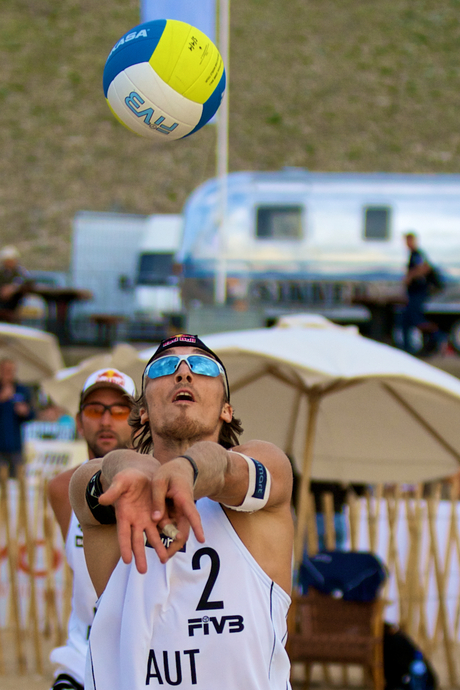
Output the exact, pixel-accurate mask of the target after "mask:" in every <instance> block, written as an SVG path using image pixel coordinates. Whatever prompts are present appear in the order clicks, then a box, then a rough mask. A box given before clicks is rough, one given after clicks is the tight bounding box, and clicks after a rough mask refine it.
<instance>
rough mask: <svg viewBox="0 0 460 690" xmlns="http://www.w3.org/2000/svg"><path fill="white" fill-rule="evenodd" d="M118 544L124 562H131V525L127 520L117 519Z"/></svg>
mask: <svg viewBox="0 0 460 690" xmlns="http://www.w3.org/2000/svg"><path fill="white" fill-rule="evenodd" d="M117 534H118V545H119V547H120V556H121V558H122V559H123V563H131V558H132V553H133V551H132V548H131V525H130V524H129V522H128V521H127V520H120V519H119V520H118V521H117Z"/></svg>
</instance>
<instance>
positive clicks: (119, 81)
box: [103, 19, 225, 141]
mask: <svg viewBox="0 0 460 690" xmlns="http://www.w3.org/2000/svg"><path fill="white" fill-rule="evenodd" d="M103 87H104V95H105V98H106V100H107V103H108V105H109V108H110V110H111V111H112V112H113V114H114V115H115V117H116V118H117V120H119V122H121V124H123V125H124V126H125V127H127V128H128V129H129V130H131V131H132V132H135V133H136V134H139V135H140V136H142V137H147V138H149V139H153V140H155V141H168V140H169V141H172V140H176V139H183V138H184V137H187V136H189V135H190V134H193V133H194V132H197V131H198V130H199V129H201V127H203V125H205V124H206V123H207V122H209V120H210V119H211V118H212V117H213V115H214V114H215V113H216V111H217V109H218V107H219V105H220V103H221V101H222V97H223V95H224V91H225V68H224V64H223V61H222V57H221V55H220V53H219V51H218V49H217V48H216V46H215V45H214V43H213V42H212V41H211V39H209V38H208V37H207V36H206V35H205V34H204V33H203V32H202V31H200V30H199V29H196V28H195V27H193V26H191V25H190V24H186V23H185V22H180V21H177V20H175V19H158V20H155V21H152V22H145V23H144V24H139V25H138V26H136V27H134V28H133V29H131V31H128V32H127V33H126V34H125V35H124V36H122V38H120V40H119V41H118V42H117V43H116V44H115V46H114V47H113V48H112V50H111V52H110V55H109V57H108V58H107V62H106V64H105V68H104V76H103Z"/></svg>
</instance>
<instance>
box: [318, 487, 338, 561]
mask: <svg viewBox="0 0 460 690" xmlns="http://www.w3.org/2000/svg"><path fill="white" fill-rule="evenodd" d="M321 503H322V508H323V518H324V527H325V530H324V545H325V547H326V549H328V551H332V550H333V549H335V545H336V535H335V524H334V497H333V495H332V493H331V492H330V491H325V492H324V493H323V494H322V495H321Z"/></svg>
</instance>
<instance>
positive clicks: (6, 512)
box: [0, 466, 27, 675]
mask: <svg viewBox="0 0 460 690" xmlns="http://www.w3.org/2000/svg"><path fill="white" fill-rule="evenodd" d="M0 488H1V511H2V521H3V524H4V525H5V533H6V551H7V558H8V570H9V575H10V590H11V597H10V605H11V609H10V610H11V614H12V623H13V633H14V640H15V646H16V660H17V663H18V668H19V674H20V675H24V674H25V673H26V668H27V665H26V656H25V653H24V645H23V635H22V631H21V613H20V606H19V592H18V559H17V545H16V542H15V541H13V540H12V538H11V529H10V508H9V498H8V468H7V467H6V466H2V467H0Z"/></svg>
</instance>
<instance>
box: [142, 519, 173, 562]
mask: <svg viewBox="0 0 460 690" xmlns="http://www.w3.org/2000/svg"><path fill="white" fill-rule="evenodd" d="M145 534H146V535H147V541H148V543H149V546H151V547H152V549H155V551H156V552H157V556H158V558H159V559H160V561H161V562H162V563H166V561H167V560H168V558H169V555H168V549H167V548H166V547H165V545H164V544H163V542H162V540H161V536H160V533H159V531H158V529H157V527H156V526H155V527H153V526H149V527H148V528H146V530H145Z"/></svg>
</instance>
